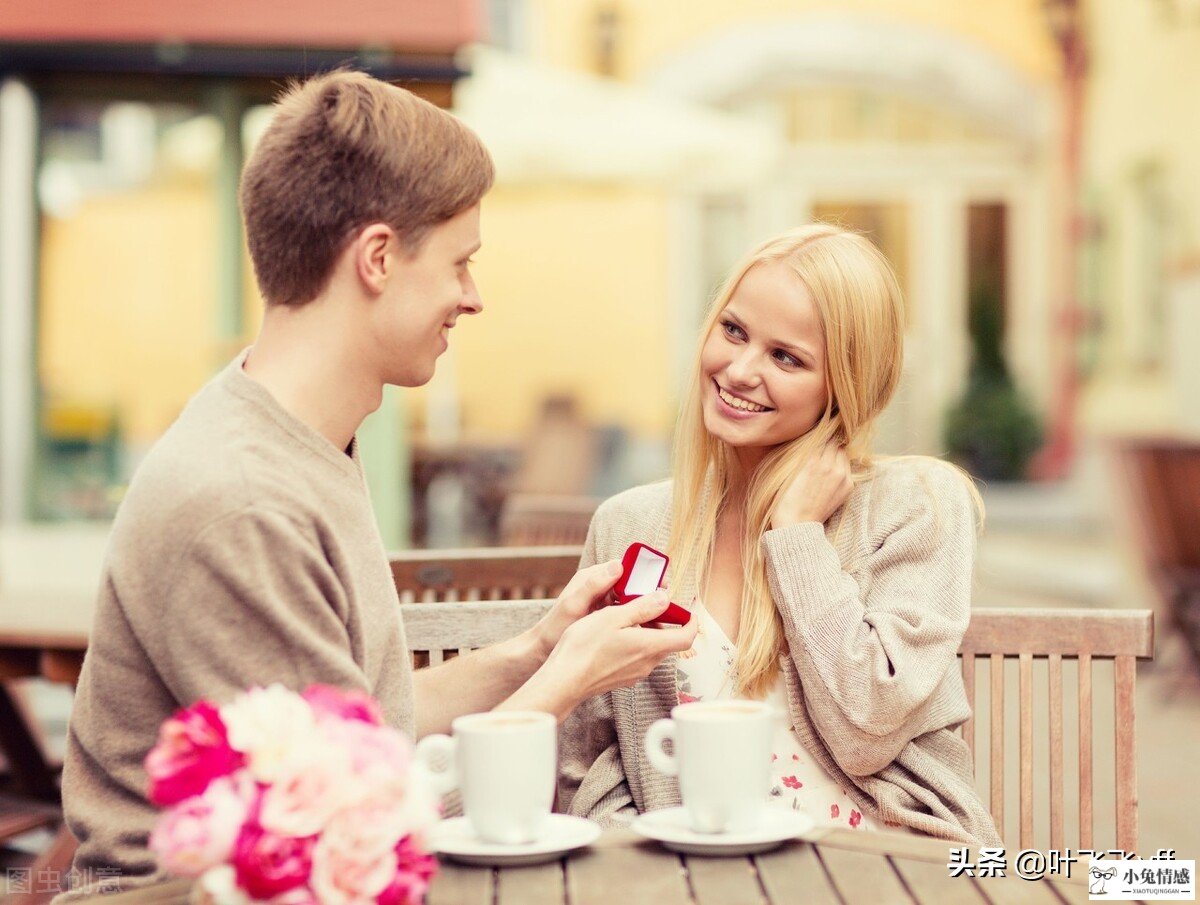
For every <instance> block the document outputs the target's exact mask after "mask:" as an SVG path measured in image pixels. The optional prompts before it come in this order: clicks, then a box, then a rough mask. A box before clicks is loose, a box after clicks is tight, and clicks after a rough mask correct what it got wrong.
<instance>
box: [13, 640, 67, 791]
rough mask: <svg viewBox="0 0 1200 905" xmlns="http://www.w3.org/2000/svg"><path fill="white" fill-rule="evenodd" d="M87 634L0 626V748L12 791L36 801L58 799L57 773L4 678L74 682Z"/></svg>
mask: <svg viewBox="0 0 1200 905" xmlns="http://www.w3.org/2000/svg"><path fill="white" fill-rule="evenodd" d="M87 642H88V639H87V635H85V634H78V633H77V634H67V633H46V632H18V631H12V630H0V752H2V753H3V754H4V757H5V760H7V761H8V768H9V771H10V773H11V774H12V780H13V789H14V791H16V792H18V793H20V794H22V795H26V796H28V797H30V798H36V799H39V800H42V801H50V802H57V801H58V783H57V781H56V779H55V773H56V772H57V771H56V770H55V769H54V767H53V766H52V765H51V764H49V763H47V761H46V756H45V753H44V752H43V751H42V747H41V744H40V743H39V742H38V739H37V736H36V733H35V732H34V731H33V730H32V729H31V727H30V725H29V722H28V720H27V716H28V715H27V714H25V713H24V712H23V711H22V708H21V707H20V706H19V705H18V703H17V701H16V700H15V698H14V697H13V694H12V692H11V691H10V690H9V688H8V685H7V683H8V682H11V681H14V680H18V679H26V678H31V677H35V676H40V677H42V678H45V679H49V680H50V681H52V682H65V683H68V684H71V685H73V684H75V680H76V679H78V677H79V668H80V666H81V664H82V663H83V655H84V653H85V652H86V651H87Z"/></svg>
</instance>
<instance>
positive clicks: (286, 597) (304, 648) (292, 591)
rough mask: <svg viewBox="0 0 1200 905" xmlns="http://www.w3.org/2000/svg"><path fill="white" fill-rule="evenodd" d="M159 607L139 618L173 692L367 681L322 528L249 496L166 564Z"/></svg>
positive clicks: (221, 696)
mask: <svg viewBox="0 0 1200 905" xmlns="http://www.w3.org/2000/svg"><path fill="white" fill-rule="evenodd" d="M170 569H171V574H170V575H169V576H167V578H166V580H165V581H164V582H163V584H162V587H164V589H165V591H164V593H163V595H162V599H161V600H159V601H156V602H155V605H156V611H155V612H151V613H141V614H137V616H140V617H141V618H137V616H135V615H134V614H127V615H129V616H130V618H131V621H133V622H135V625H134V628H135V632H136V634H137V637H138V639H139V640H140V641H141V643H142V644H143V645H144V646H145V648H146V652H147V654H148V655H149V657H150V659H151V661H152V662H153V663H154V664H155V666H156V668H157V669H158V671H159V673H160V675H161V677H162V680H163V682H164V683H165V684H166V686H167V688H168V689H169V690H170V691H171V694H172V695H173V696H174V697H175V699H176V700H178V701H180V702H181V703H182V704H184V705H185V706H186V705H189V704H191V703H192V702H193V701H195V700H197V699H198V698H201V697H208V698H215V699H217V700H222V701H223V700H228V699H229V698H230V697H232V696H233V695H234V694H236V693H237V692H239V691H243V690H245V689H246V688H248V687H250V686H253V685H264V686H265V685H269V684H271V683H273V682H280V683H282V684H284V685H285V686H287V687H289V688H291V689H294V690H302V689H303V688H304V687H306V686H307V685H309V684H311V683H313V682H321V683H325V684H329V685H335V686H338V687H341V688H355V689H361V690H367V689H368V682H367V679H366V676H365V675H364V674H363V672H362V670H361V669H360V668H359V667H358V665H357V664H356V663H355V661H354V658H353V656H352V653H351V649H350V641H349V636H348V634H347V631H346V626H345V623H344V621H343V620H344V614H345V613H346V612H347V601H346V589H345V588H344V586H343V584H342V582H341V580H340V579H339V578H338V576H337V574H336V573H335V572H334V569H333V567H332V566H331V565H330V562H329V560H328V558H327V557H326V555H325V553H324V551H323V550H322V548H321V545H320V543H319V541H318V540H317V538H316V537H315V536H313V534H312V532H311V531H309V530H306V529H305V528H303V527H301V526H300V525H298V524H296V523H295V522H294V521H293V520H292V519H290V518H289V517H287V516H286V515H283V514H281V513H279V512H276V511H273V510H271V509H267V508H263V507H259V506H253V505H252V506H248V507H245V508H243V509H240V510H238V511H236V512H234V513H231V514H229V515H226V516H224V517H223V518H221V519H218V520H217V521H215V522H212V523H211V524H209V525H207V526H206V527H205V528H203V529H202V530H201V531H200V532H199V533H198V534H197V535H196V536H195V537H193V538H192V540H191V541H190V542H189V543H188V544H187V546H186V547H185V549H184V550H183V551H182V552H181V554H180V556H179V558H178V560H177V561H176V562H175V563H173V564H172V565H171V566H170Z"/></svg>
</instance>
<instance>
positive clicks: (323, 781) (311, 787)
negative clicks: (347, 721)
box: [258, 724, 369, 838]
mask: <svg viewBox="0 0 1200 905" xmlns="http://www.w3.org/2000/svg"><path fill="white" fill-rule="evenodd" d="M356 725H362V724H356ZM349 773H350V758H349V755H348V753H347V752H346V751H345V749H343V748H342V747H341V746H339V745H336V744H330V745H328V746H326V747H324V748H323V749H322V750H321V752H320V753H319V754H317V755H316V756H314V757H311V758H309V759H307V760H302V761H296V762H295V763H292V764H288V765H287V766H286V767H284V768H283V769H282V771H281V773H280V775H279V776H278V778H277V779H276V780H275V781H274V782H273V783H271V784H270V785H269V786H267V788H266V790H265V791H264V792H263V797H262V811H261V812H260V813H259V818H258V819H259V823H261V824H262V826H263V828H264V829H266V830H269V831H271V832H272V833H277V834H279V835H280V836H295V837H297V838H300V837H303V836H312V835H314V834H316V833H319V832H320V831H321V830H322V829H324V827H325V824H326V823H328V822H329V820H330V819H331V818H332V817H333V815H334V814H336V813H337V812H338V811H339V810H340V809H342V808H343V807H346V806H348V805H352V804H354V803H356V801H357V800H358V799H359V798H360V797H362V796H363V795H364V794H367V793H368V792H369V790H368V789H364V788H362V784H361V783H360V782H358V781H357V780H355V779H354V778H353V777H352V776H350V775H349Z"/></svg>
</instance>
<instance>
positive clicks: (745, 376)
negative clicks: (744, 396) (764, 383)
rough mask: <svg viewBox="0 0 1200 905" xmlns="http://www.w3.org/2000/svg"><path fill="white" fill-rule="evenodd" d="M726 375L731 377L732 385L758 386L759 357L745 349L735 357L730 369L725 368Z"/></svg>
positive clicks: (730, 363) (729, 366)
mask: <svg viewBox="0 0 1200 905" xmlns="http://www.w3.org/2000/svg"><path fill="white" fill-rule="evenodd" d="M725 373H726V374H728V375H729V380H730V382H731V383H736V384H738V385H739V386H749V387H752V386H758V382H759V376H758V364H757V357H756V356H755V354H754V353H753V352H752V351H751V350H750V349H748V348H745V347H743V348H742V349H741V350H739V352H738V354H736V355H734V356H733V359H732V360H731V361H730V362H729V365H728V367H726V368H725Z"/></svg>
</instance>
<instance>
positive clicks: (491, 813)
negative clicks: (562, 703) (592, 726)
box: [416, 710, 558, 845]
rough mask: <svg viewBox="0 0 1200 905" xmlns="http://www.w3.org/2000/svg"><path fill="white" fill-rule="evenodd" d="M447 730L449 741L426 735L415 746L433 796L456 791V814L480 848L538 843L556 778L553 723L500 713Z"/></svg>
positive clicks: (535, 715)
mask: <svg viewBox="0 0 1200 905" xmlns="http://www.w3.org/2000/svg"><path fill="white" fill-rule="evenodd" d="M450 728H451V731H452V732H453V733H454V736H453V737H451V736H448V735H429V736H426V737H425V738H423V739H421V741H420V742H418V743H417V751H416V758H417V762H418V763H420V764H422V765H423V766H424V767H425V769H426V770H427V771H428V773H429V775H430V776H431V778H432V781H433V786H434V789H435V790H436V791H437V792H438V794H440V795H444V794H446V793H447V792H449V791H450V790H451V789H455V788H458V789H461V790H462V800H463V812H464V813H465V814H466V816H467V819H468V820H470V821H471V826H472V827H473V828H474V830H475V833H476V835H477V836H479V838H480V839H482V840H484V841H485V842H494V843H497V844H500V845H520V844H522V843H526V842H533V841H534V840H535V839H537V838H538V837H539V836H540V835H541V833H542V830H543V829H544V827H545V824H546V819H547V818H548V817H549V816H550V808H551V806H552V805H553V804H554V789H555V783H556V781H557V778H558V738H557V736H558V723H557V721H556V720H555V719H554V717H553V716H551V715H550V714H548V713H539V712H535V711H524V710H521V711H517V710H508V711H504V710H502V711H494V712H491V713H474V714H471V715H469V716H460V717H459V718H458V719H456V720H454V722H453V723H451V724H450ZM439 766H443V768H442V769H439Z"/></svg>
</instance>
